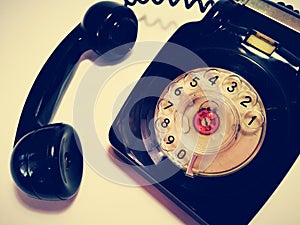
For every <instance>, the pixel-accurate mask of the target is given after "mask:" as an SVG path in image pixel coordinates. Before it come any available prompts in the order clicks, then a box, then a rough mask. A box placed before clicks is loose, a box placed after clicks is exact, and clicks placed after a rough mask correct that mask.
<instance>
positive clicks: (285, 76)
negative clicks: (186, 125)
mask: <svg viewBox="0 0 300 225" xmlns="http://www.w3.org/2000/svg"><path fill="white" fill-rule="evenodd" d="M216 15H217V16H216ZM228 21H230V23H231V24H234V25H236V26H234V27H233V26H227V25H226V24H227V22H228ZM266 26H267V27H268V28H267V34H268V35H270V34H271V33H273V32H274V31H273V30H272V29H281V31H282V32H285V28H284V29H283V28H282V27H281V26H278V25H277V24H275V23H273V22H272V21H270V20H268V19H266V18H264V17H262V16H260V15H255V13H253V12H251V11H250V10H248V9H245V8H244V7H241V6H239V5H237V4H235V3H233V2H231V1H220V2H218V3H217V4H216V5H215V6H214V7H213V8H212V9H211V10H210V11H209V12H208V14H207V15H206V17H205V18H204V19H203V20H202V21H199V22H191V23H187V24H185V25H183V26H182V27H180V28H179V29H178V30H177V31H176V32H175V34H174V35H173V36H172V37H171V38H170V39H169V42H171V43H176V44H178V45H180V46H183V47H185V48H188V49H189V50H191V51H193V52H194V53H195V54H197V55H198V56H199V57H200V58H201V59H202V60H203V61H204V62H205V63H206V64H207V66H208V67H218V68H223V69H226V70H229V71H233V72H234V73H237V74H239V75H241V76H242V77H244V78H245V79H246V80H247V81H249V83H250V84H252V86H253V87H254V88H255V89H256V91H257V92H258V94H259V95H260V97H261V98H262V101H263V103H264V106H265V109H266V113H267V130H266V137H265V140H264V143H263V145H262V147H261V149H260V151H259V153H258V154H257V156H256V157H255V158H254V159H253V160H252V161H251V162H250V163H249V164H248V165H247V166H245V167H244V168H242V169H240V170H238V171H237V172H235V173H232V174H230V175H226V176H222V177H201V176H197V177H194V178H190V177H187V176H185V174H184V171H182V170H179V171H178V172H177V173H175V174H174V175H173V176H171V177H169V178H168V179H166V180H163V181H159V180H160V179H159V175H160V174H161V173H164V169H165V168H164V167H160V163H158V164H156V165H155V168H156V169H155V170H153V169H149V168H150V167H147V165H151V164H153V161H152V160H151V158H150V157H149V154H148V152H147V150H146V147H145V146H143V145H140V146H139V149H138V151H137V150H135V149H131V148H130V145H128V143H132V142H133V141H134V139H131V137H132V134H128V133H127V132H124V129H123V128H124V127H126V126H129V127H130V128H131V131H132V133H133V136H134V137H135V138H140V139H142V134H141V133H142V130H141V122H143V123H144V122H145V121H146V122H147V123H148V124H147V126H146V127H149V130H150V131H151V130H154V129H152V128H153V126H154V124H153V120H152V118H153V116H154V110H155V107H156V104H157V100H158V97H148V98H145V99H143V100H139V101H137V99H136V97H135V96H138V95H139V93H143V92H147V91H148V90H150V89H151V91H152V92H155V93H157V95H156V96H160V93H161V92H162V91H163V90H164V88H165V86H166V85H167V83H163V82H160V83H158V82H157V81H158V80H159V78H160V77H164V78H167V79H169V80H173V79H175V78H176V77H177V76H179V75H180V74H182V73H183V72H186V71H181V70H180V69H178V68H174V67H173V66H170V65H167V64H163V63H157V62H153V63H151V64H150V66H149V67H148V68H147V70H146V71H145V73H144V74H143V76H142V78H145V77H151V79H152V81H150V82H147V85H145V83H142V82H138V83H137V85H136V86H135V88H134V89H133V91H132V93H131V94H130V96H129V97H128V99H127V101H126V102H125V104H124V106H123V108H122V109H121V111H120V112H119V114H118V116H117V117H116V119H115V121H114V123H113V125H112V127H111V130H110V134H109V139H110V142H111V144H112V146H113V148H114V149H115V152H116V154H117V155H118V156H120V157H121V158H122V159H123V160H125V161H126V162H127V163H129V164H132V165H135V168H136V169H137V171H138V172H139V173H141V174H142V175H143V176H144V177H145V178H146V179H148V180H149V181H150V182H153V183H154V186H155V187H157V188H158V189H159V190H160V191H161V192H163V193H164V194H165V195H166V196H168V197H169V198H170V199H171V200H172V201H174V202H175V203H176V204H178V205H179V206H180V207H181V208H182V209H183V210H184V211H186V212H187V213H188V214H189V215H191V216H192V217H193V218H194V219H195V220H196V221H198V222H199V223H200V224H206V223H208V224H247V223H249V222H250V220H251V219H252V218H253V217H254V216H255V214H256V213H257V212H258V211H259V210H260V208H261V207H262V206H263V204H264V203H265V202H266V201H267V200H268V198H269V197H270V196H271V194H272V193H273V192H274V190H275V189H276V188H277V186H278V185H279V184H280V182H281V181H282V179H283V178H284V176H285V175H286V173H287V172H288V170H289V169H290V167H291V166H292V164H293V163H294V161H295V160H296V159H297V157H298V155H299V144H298V143H297V137H298V127H299V125H300V121H299V116H298V115H299V113H300V109H299V78H298V76H297V73H298V72H297V71H296V70H295V68H294V67H292V66H291V65H290V64H288V63H285V62H283V61H281V60H278V59H275V58H272V57H261V56H259V55H257V54H255V53H253V52H252V51H249V50H248V49H247V48H246V47H245V46H243V45H242V42H243V39H242V37H241V35H240V33H239V32H240V31H243V30H244V31H246V33H247V32H248V31H247V30H245V27H246V28H249V30H251V29H255V30H258V31H260V32H263V31H264V30H262V28H264V27H266ZM278 33H280V32H278ZM286 37H288V36H286ZM278 38H279V39H282V37H278ZM293 38H294V40H292V41H296V40H299V34H298V36H297V35H296V34H295V35H294V36H293ZM290 41H291V40H290ZM283 42H284V41H283ZM286 42H287V41H286ZM290 47H291V45H290V44H289V45H288V47H287V48H290ZM295 47H296V46H295ZM168 49H169V48H168V47H164V48H162V50H161V51H160V52H159V53H158V55H157V57H156V59H159V58H160V57H163V56H165V55H168V54H170V57H176V58H177V60H179V61H180V60H181V59H180V57H181V54H180V52H178V53H176V55H174V54H173V55H172V54H171V53H168V52H167V51H168ZM182 60H183V61H184V59H182ZM154 61H159V60H154ZM201 66H205V65H199V67H201ZM190 69H195V65H194V64H193V63H192V62H191V67H190ZM132 105H134V106H133V107H131V106H132ZM128 121H130V124H128ZM151 121H152V122H151ZM126 123H127V124H126ZM150 131H149V132H150ZM154 136H155V135H154ZM153 143H154V144H153V145H157V143H156V140H154V139H153ZM165 160H167V161H168V159H167V158H165V159H164V160H163V161H165ZM174 167H175V166H174ZM151 168H153V167H151Z"/></svg>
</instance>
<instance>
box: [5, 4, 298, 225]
mask: <svg viewBox="0 0 300 225" xmlns="http://www.w3.org/2000/svg"><path fill="white" fill-rule="evenodd" d="M209 3H211V1H209ZM207 6H208V5H206V7H207ZM136 32H137V19H136V17H135V15H134V14H133V12H132V11H131V10H130V9H129V8H127V7H124V6H120V5H118V4H116V3H112V2H101V3H98V4H95V5H94V6H92V7H91V9H90V10H89V11H88V12H87V14H86V16H85V18H84V20H83V22H82V23H81V24H79V25H78V26H77V27H76V28H75V29H74V30H73V31H72V32H71V33H70V34H69V35H68V36H67V37H66V39H64V40H63V42H62V43H61V44H60V45H59V46H58V47H57V49H56V50H55V51H54V53H53V54H52V55H51V56H50V58H49V59H48V61H47V63H46V64H45V66H44V67H43V69H42V70H41V72H40V74H39V76H38V78H37V80H36V81H35V83H34V85H33V87H32V89H31V91H30V94H29V96H28V98H27V101H26V103H25V106H24V109H23V112H22V116H21V118H20V122H19V126H18V130H17V135H16V138H15V143H14V153H13V156H12V159H11V171H12V175H13V178H14V180H15V182H16V183H17V184H18V186H19V187H20V189H22V190H23V191H24V192H26V193H27V194H28V195H30V196H33V197H35V198H39V199H45V200H65V199H69V198H71V197H73V196H74V195H75V194H76V192H77V190H78V187H79V185H80V182H81V176H82V166H83V158H82V155H81V146H80V142H79V137H78V135H77V133H76V132H75V130H74V129H73V128H72V127H70V126H69V125H66V124H61V123H59V124H49V122H50V121H51V118H52V116H53V115H54V113H55V111H56V109H57V107H58V105H59V101H60V99H61V98H62V96H63V93H64V91H65V90H66V88H67V86H68V83H69V81H70V80H71V78H72V70H73V67H74V66H75V65H76V63H77V62H78V60H79V59H80V56H81V55H82V54H83V53H84V52H85V51H87V50H89V49H93V50H94V51H95V52H96V53H98V54H99V55H106V56H107V57H106V59H107V60H119V59H120V58H122V57H124V56H125V55H126V54H127V52H128V51H130V50H131V48H132V47H133V45H134V41H135V40H136ZM299 40H300V16H299V14H298V12H296V11H293V10H291V7H287V6H285V5H284V4H282V3H280V4H277V3H274V2H271V1H267V0H221V1H218V2H217V3H216V4H214V6H213V7H212V8H211V9H210V10H209V11H208V13H207V14H206V16H205V17H204V18H203V19H202V20H201V21H197V22H190V23H187V24H184V25H183V26H181V27H180V28H179V29H178V30H177V31H176V32H175V33H174V35H172V37H171V38H170V39H169V41H168V42H167V43H166V44H165V45H164V46H163V48H162V49H161V51H160V52H159V53H158V54H157V56H156V57H155V59H154V60H153V62H152V63H151V64H150V66H149V67H148V68H147V69H146V71H145V72H144V74H143V76H142V77H141V79H140V80H139V81H138V83H137V84H136V86H135V87H134V89H133V91H132V92H131V94H130V95H129V97H128V99H127V100H126V102H125V104H124V106H123V107H122V109H121V110H120V112H119V114H118V115H117V117H116V119H115V121H114V122H113V124H112V126H111V129H110V133H109V139H110V142H111V144H112V146H113V147H114V149H115V153H116V154H117V155H118V156H120V157H121V158H122V159H123V160H124V161H125V162H127V163H128V164H130V165H134V168H136V170H137V171H138V172H139V173H140V174H142V175H143V176H144V177H145V178H146V179H147V180H148V181H150V182H151V183H152V184H153V185H154V186H156V187H157V188H158V189H159V190H160V191H161V192H163V193H164V194H165V195H166V196H168V197H169V198H170V199H171V200H172V201H174V202H175V203H176V204H178V205H179V206H180V207H181V208H182V209H183V210H185V211H186V212H187V213H188V214H189V215H191V216H192V217H193V218H194V219H195V220H196V221H198V222H199V223H201V224H207V223H209V224H244V223H248V222H249V221H250V220H251V219H252V218H253V216H254V215H255V214H256V213H257V212H258V210H259V209H260V208H261V207H262V205H263V204H264V203H265V202H266V201H267V199H268V198H269V197H270V195H271V194H272V193H273V191H274V190H275V189H276V187H277V186H278V185H279V183H280V182H281V180H282V179H283V178H284V176H285V175H286V173H287V172H288V170H289V169H290V167H291V166H292V164H293V163H294V161H295V160H296V158H297V157H298V156H299V152H300V151H299V149H300V148H299V146H298V143H297V136H298V131H297V129H298V127H299V125H300V119H299V117H298V114H299V113H300V104H299V101H300V80H299V75H300V69H299V67H300V48H299V47H298V42H299ZM128 43H129V44H128ZM118 46H121V48H119V47H118ZM141 93H142V94H141Z"/></svg>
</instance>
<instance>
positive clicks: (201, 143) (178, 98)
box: [154, 68, 267, 176]
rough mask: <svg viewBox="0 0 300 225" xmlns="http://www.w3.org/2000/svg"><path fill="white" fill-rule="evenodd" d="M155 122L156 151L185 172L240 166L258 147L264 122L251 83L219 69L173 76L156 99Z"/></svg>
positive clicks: (220, 170)
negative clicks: (159, 150) (160, 152)
mask: <svg viewBox="0 0 300 225" xmlns="http://www.w3.org/2000/svg"><path fill="white" fill-rule="evenodd" d="M154 123H155V124H154V126H155V134H156V139H157V142H158V143H159V146H160V148H161V151H162V152H163V153H164V154H165V155H166V156H167V157H168V158H169V159H170V160H171V161H172V162H173V163H174V164H176V165H177V166H179V167H180V168H181V169H183V170H184V171H185V174H186V175H188V176H194V175H202V176H220V175H225V174H229V173H232V172H235V171H237V170H239V169H240V168H242V167H243V166H245V165H246V164H247V163H249V162H250V161H251V160H252V159H253V158H254V157H255V155H256V154H257V152H258V151H259V150H260V148H261V145H262V143H263V140H264V136H265V132H266V124H267V123H266V112H265V108H264V105H263V103H262V100H261V98H260V97H259V95H258V93H257V92H256V90H255V89H254V88H253V87H252V86H251V84H250V83H249V82H247V81H246V80H245V79H244V78H243V77H241V76H239V75H238V74H235V73H233V72H230V71H227V70H224V69H220V68H200V69H195V70H192V71H189V72H187V73H184V74H182V75H180V76H178V77H177V78H176V79H175V80H173V81H172V82H171V83H170V84H169V85H168V86H167V87H166V88H165V89H164V91H163V92H162V94H161V96H160V98H159V100H158V102H157V105H156V109H155V114H154Z"/></svg>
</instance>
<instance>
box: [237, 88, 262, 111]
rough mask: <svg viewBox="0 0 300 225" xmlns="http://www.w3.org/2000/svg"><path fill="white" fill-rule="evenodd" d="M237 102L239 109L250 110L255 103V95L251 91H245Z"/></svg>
mask: <svg viewBox="0 0 300 225" xmlns="http://www.w3.org/2000/svg"><path fill="white" fill-rule="evenodd" d="M237 101H238V105H239V107H240V108H241V109H251V108H253V107H254V106H255V105H256V103H257V95H256V94H255V93H254V92H252V91H245V92H242V93H240V94H239V96H238V99H237Z"/></svg>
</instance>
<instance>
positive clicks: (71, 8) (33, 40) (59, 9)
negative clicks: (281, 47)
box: [0, 0, 300, 225]
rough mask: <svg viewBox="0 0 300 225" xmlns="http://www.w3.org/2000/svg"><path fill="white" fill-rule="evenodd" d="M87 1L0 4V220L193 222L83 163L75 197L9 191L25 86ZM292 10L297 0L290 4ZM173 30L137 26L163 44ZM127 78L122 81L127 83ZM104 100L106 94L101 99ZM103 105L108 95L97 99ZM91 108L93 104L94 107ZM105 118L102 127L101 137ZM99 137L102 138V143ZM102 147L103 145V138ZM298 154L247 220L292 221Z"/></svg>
mask: <svg viewBox="0 0 300 225" xmlns="http://www.w3.org/2000/svg"><path fill="white" fill-rule="evenodd" d="M95 2H96V1H94V0H85V1H79V0H73V1H71V0H61V1H58V0H52V1H37V0H27V1H16V0H14V1H11V0H1V1H0V28H1V33H0V34H1V35H0V50H1V51H0V62H1V66H0V74H1V75H0V79H1V80H0V99H1V100H0V102H1V114H0V115H1V116H0V124H1V128H0V149H1V151H0V159H1V163H0V174H1V175H0V187H1V188H0V225H16V224H24V225H25V224H30V225H34V224H37V225H41V224H45V225H46V224H51V225H53V224H66V225H67V224H72V225H75V224H133V225H134V224H136V225H138V224H187V223H188V224H193V223H194V222H193V220H192V219H191V218H190V217H189V216H187V215H186V214H185V213H183V212H182V210H181V209H179V208H178V207H177V206H175V205H174V204H173V203H172V202H170V201H169V200H168V199H166V198H165V197H164V196H163V195H162V194H161V193H159V192H158V191H157V190H156V189H154V188H153V187H151V186H150V187H146V188H142V187H128V186H124V185H120V184H116V183H114V182H111V181H109V180H107V179H105V178H103V177H101V176H99V175H98V174H97V173H96V172H95V171H94V170H93V169H92V168H91V167H90V166H89V165H88V164H87V163H85V168H84V176H83V180H82V185H81V188H80V191H79V194H78V195H77V196H76V198H75V199H73V200H72V201H65V202H43V201H39V200H34V199H30V198H28V197H27V196H25V195H24V194H22V193H20V192H19V191H17V189H16V187H15V184H14V183H13V181H12V178H11V175H10V171H9V160H10V155H11V152H12V145H13V140H14V137H15V132H16V128H17V125H18V120H19V116H20V113H21V110H22V107H23V104H24V102H25V99H26V96H27V94H28V92H29V90H30V87H31V85H32V84H33V82H34V79H35V78H36V75H37V74H38V72H39V70H40V69H41V67H42V66H43V64H44V63H45V61H46V59H47V58H48V56H49V55H50V53H51V52H52V51H53V50H54V48H55V47H56V46H57V45H58V44H59V42H60V41H61V40H62V39H63V38H64V37H65V36H66V34H67V33H68V32H69V31H71V29H73V28H74V27H75V26H76V25H77V24H78V23H79V21H81V18H82V17H83V15H84V13H85V11H86V9H88V7H89V6H90V5H92V4H93V3H95ZM289 2H291V3H292V2H294V5H295V6H297V8H298V9H300V3H299V1H296V0H294V1H292V0H290V1H289ZM150 5H151V3H149V4H148V5H147V6H139V5H137V6H134V7H133V9H134V10H135V11H136V13H137V16H138V17H142V16H143V15H144V14H145V13H147V16H148V18H149V21H153V20H155V19H156V17H157V15H161V18H162V20H163V21H164V22H165V21H171V20H175V22H176V23H177V24H178V25H181V24H182V23H184V22H187V21H190V20H195V19H200V17H201V15H200V14H199V13H198V9H197V7H196V6H194V7H193V9H191V10H185V9H184V8H183V7H182V5H183V2H180V3H179V4H178V6H176V7H175V8H173V9H171V8H170V7H167V6H168V4H166V3H164V4H163V6H164V7H163V6H161V7H155V6H150ZM174 30H175V27H174V26H172V27H170V29H167V30H164V31H163V30H162V29H161V28H160V27H159V26H154V27H151V28H149V27H147V26H145V24H144V23H141V24H140V28H139V38H138V39H139V40H161V41H165V40H167V38H168V37H169V36H170V35H171V34H172V33H173V32H174ZM91 65H92V64H91V63H90V62H85V63H83V64H82V65H81V66H80V67H79V70H78V71H77V73H76V75H75V78H74V80H73V82H72V84H71V86H70V88H69V90H68V92H67V94H66V96H65V98H64V100H63V102H62V107H61V108H60V110H59V112H58V114H57V116H56V117H55V121H64V122H66V123H71V124H72V107H73V106H72V104H73V100H74V96H75V93H76V88H77V85H78V84H79V82H80V79H81V78H82V77H83V76H84V74H85V72H86V71H87V70H88V68H89V67H90V66H91ZM127 82H128V81H127ZM106 99H107V98H106ZM101 104H103V106H104V105H105V104H107V105H108V106H109V105H110V102H109V101H108V100H105V99H104V100H103V102H101ZM96 110H97V109H96ZM109 126H110V121H106V124H103V130H102V128H101V130H102V134H101V135H100V136H101V137H102V138H104V139H105V137H107V130H108V128H109ZM106 141H107V140H106ZM107 146H109V143H107ZM299 170H300V159H298V160H297V162H296V163H295V165H294V166H293V168H292V169H291V170H290V172H289V174H288V176H287V177H286V178H285V180H284V182H283V183H282V184H281V185H280V187H279V188H278V189H277V190H276V192H275V193H274V194H273V196H272V197H271V198H270V200H269V201H268V202H267V203H266V205H265V206H264V207H263V208H262V210H261V211H260V212H259V213H258V215H257V216H256V217H255V218H254V219H253V221H252V222H251V224H278V225H279V224H292V225H293V224H300V213H299V212H298V211H299V208H300V193H299V190H300V182H299Z"/></svg>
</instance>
